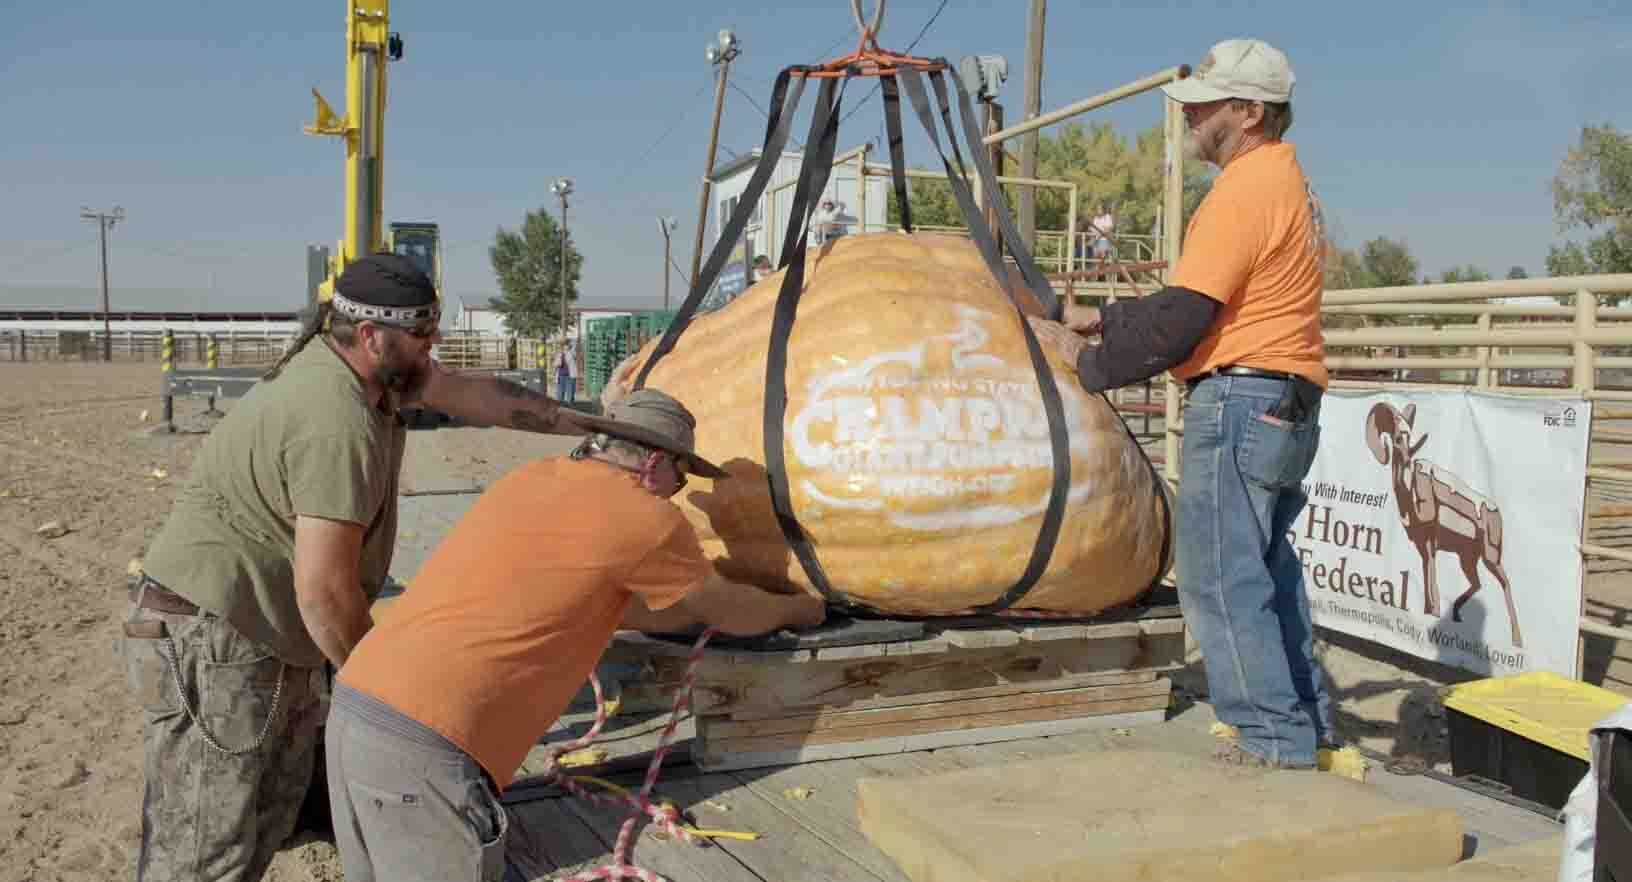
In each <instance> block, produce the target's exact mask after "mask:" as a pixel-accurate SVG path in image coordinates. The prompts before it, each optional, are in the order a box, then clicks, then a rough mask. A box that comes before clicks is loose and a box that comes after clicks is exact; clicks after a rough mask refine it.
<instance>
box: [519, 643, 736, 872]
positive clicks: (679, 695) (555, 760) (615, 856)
mask: <svg viewBox="0 0 1632 882" xmlns="http://www.w3.org/2000/svg"><path fill="white" fill-rule="evenodd" d="M716 633H717V631H716V629H714V628H709V629H707V630H705V631H703V633H702V635H701V636H699V637H698V638H697V642H696V643H695V644H693V645H692V648H691V656H690V657H689V658H688V659H687V662H686V673H685V676H684V677H683V678H682V679H681V681H680V687H679V689H677V690H676V692H675V695H674V709H673V711H672V712H671V713H670V715H669V722H668V725H667V726H665V727H664V728H663V734H662V736H661V737H660V738H659V739H658V742H657V750H656V751H655V752H654V753H653V754H652V761H651V763H650V764H649V765H648V766H647V767H646V780H645V782H644V783H643V784H642V785H641V788H640V792H639V793H637V794H631V793H629V792H628V791H627V790H624V789H623V788H621V787H618V786H617V785H616V784H613V783H611V782H609V781H603V780H601V779H599V778H591V777H587V776H575V775H569V774H567V773H566V772H565V771H563V770H562V768H561V766H560V763H559V761H560V759H561V757H562V756H564V755H566V754H568V753H571V752H573V751H576V750H582V749H584V748H585V747H588V746H589V745H590V744H591V743H592V742H593V741H594V740H595V736H597V735H599V734H600V732H601V727H602V726H603V725H605V723H606V718H607V710H606V700H605V698H604V697H603V696H602V694H601V681H600V679H599V678H598V677H596V676H595V674H594V673H591V674H590V675H589V683H590V685H591V686H592V687H594V689H595V724H594V725H592V726H590V728H589V731H588V732H586V733H584V736H583V737H582V738H579V739H577V740H575V741H572V742H569V743H567V744H563V745H560V746H558V747H556V748H554V749H552V750H551V751H550V753H549V756H548V757H546V758H545V761H544V771H543V774H544V775H545V776H546V777H547V778H548V779H549V780H550V781H551V782H552V783H557V784H560V785H561V786H562V787H564V788H566V789H567V790H568V791H570V792H571V793H572V794H573V795H575V796H578V797H579V798H581V799H584V800H586V801H588V802H592V803H595V804H596V805H607V806H615V805H624V806H628V808H629V816H628V817H627V818H625V819H624V822H623V826H622V827H621V828H620V829H619V830H618V840H617V843H616V844H615V845H614V846H613V848H612V857H611V860H609V861H608V862H607V863H606V864H603V865H602V866H599V867H596V868H594V869H592V870H585V871H584V872H582V873H579V874H577V875H576V876H572V877H569V878H568V879H566V880H565V882H592V880H596V879H638V880H640V882H668V880H667V879H665V878H664V877H662V876H660V875H658V874H656V873H654V872H652V871H651V870H644V869H641V868H640V867H637V866H634V865H633V864H631V863H629V849H630V846H631V844H632V841H633V839H634V831H635V821H636V820H637V819H639V818H640V816H641V815H646V816H648V817H650V818H651V820H652V823H654V824H656V825H657V826H658V829H660V830H662V831H663V832H664V833H667V834H669V835H670V836H673V837H674V838H676V839H679V840H681V841H683V842H688V843H695V842H697V841H698V840H699V839H702V838H707V837H710V836H714V835H720V834H717V833H713V832H710V831H704V830H696V829H692V828H690V827H687V826H686V825H684V824H682V823H681V818H680V811H679V810H678V809H676V808H675V807H674V806H673V805H672V804H671V803H668V802H663V803H653V802H652V799H651V795H652V788H653V787H654V786H655V785H656V784H657V775H658V772H659V771H660V770H661V769H662V767H663V759H664V757H665V756H667V755H668V752H669V748H670V747H671V746H672V745H671V741H672V740H673V739H674V732H675V730H676V729H677V728H679V725H680V718H681V716H682V715H683V714H684V713H685V712H686V709H687V708H689V707H690V706H691V687H692V684H693V683H695V682H696V680H697V663H698V662H699V661H701V660H702V657H703V647H704V646H705V645H706V644H707V643H708V641H709V638H711V637H713V636H714V635H715V634H716ZM583 782H589V783H593V784H596V785H599V786H601V787H603V788H605V789H606V790H609V791H611V794H612V795H608V794H605V793H598V792H595V791H593V790H590V789H589V788H588V787H585V786H584V783H583Z"/></svg>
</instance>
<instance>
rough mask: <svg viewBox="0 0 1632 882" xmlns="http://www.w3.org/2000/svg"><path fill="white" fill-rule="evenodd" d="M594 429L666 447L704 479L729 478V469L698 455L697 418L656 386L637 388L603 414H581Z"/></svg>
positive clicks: (624, 438)
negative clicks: (696, 445)
mask: <svg viewBox="0 0 1632 882" xmlns="http://www.w3.org/2000/svg"><path fill="white" fill-rule="evenodd" d="M580 419H581V420H582V422H584V423H586V424H587V425H588V426H589V427H590V428H591V429H593V430H594V431H596V432H601V433H604V434H607V435H611V436H612V437H614V438H622V439H623V440H625V441H633V442H635V443H636V444H643V445H645V446H647V447H655V448H657V449H659V450H666V451H668V452H670V453H672V454H674V455H676V456H678V457H680V458H681V459H684V460H685V461H686V462H687V463H688V464H689V465H690V466H691V473H692V474H694V475H699V476H701V477H704V478H728V477H730V476H731V473H730V472H727V471H726V470H725V469H722V468H720V467H719V466H717V465H715V464H713V463H711V462H709V461H708V460H706V459H703V458H702V457H701V456H698V455H697V452H696V450H694V449H693V448H694V446H695V444H696V429H697V418H696V417H694V416H692V415H691V411H689V410H687V409H686V406H685V405H684V404H681V403H680V402H679V401H677V400H675V399H674V398H673V397H672V396H670V395H667V394H665V393H663V392H660V391H658V390H656V389H652V388H646V389H637V390H635V391H634V392H630V393H629V394H628V395H625V396H624V397H623V398H620V399H618V401H617V403H615V404H613V405H612V406H611V407H609V408H607V411H606V416H604V417H597V416H582V415H581V416H580Z"/></svg>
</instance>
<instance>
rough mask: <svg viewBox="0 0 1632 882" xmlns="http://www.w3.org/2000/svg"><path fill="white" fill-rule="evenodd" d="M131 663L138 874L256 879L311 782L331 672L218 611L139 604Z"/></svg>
mask: <svg viewBox="0 0 1632 882" xmlns="http://www.w3.org/2000/svg"><path fill="white" fill-rule="evenodd" d="M125 660H126V673H127V676H128V678H129V684H130V688H131V691H132V694H133V695H134V696H135V697H136V700H137V702H138V703H139V704H140V706H141V711H140V713H141V719H142V732H143V742H144V748H145V751H146V757H145V760H144V771H145V774H146V786H145V789H144V792H143V795H142V841H141V846H140V851H139V852H138V855H137V863H136V878H137V880H138V882H169V880H177V882H180V880H187V882H203V880H211V882H217V880H219V882H257V880H259V879H260V878H261V875H262V874H263V873H264V872H265V871H266V867H267V864H268V863H270V862H271V860H272V855H273V853H274V852H276V851H277V849H278V847H279V846H281V845H282V844H283V842H284V840H285V839H287V838H288V837H289V835H290V833H291V832H292V831H293V830H294V827H295V820H296V814H297V813H298V812H299V810H300V806H301V802H302V800H304V798H305V796H306V791H307V788H308V786H309V785H310V783H311V780H312V771H313V765H314V762H315V757H316V752H317V742H318V737H319V731H320V726H321V725H322V723H323V719H324V717H325V715H326V714H327V712H328V708H327V704H328V694H327V685H326V681H325V678H324V677H323V669H322V668H297V667H291V666H285V665H284V664H283V663H282V662H280V661H278V659H277V658H276V657H274V656H273V655H272V654H271V653H270V652H268V651H267V650H266V649H265V648H264V647H262V646H261V645H259V644H257V643H254V642H253V641H251V640H249V639H248V638H246V637H244V636H243V635H242V634H240V633H238V631H237V630H236V629H234V628H233V627H232V626H231V625H229V624H227V623H226V622H225V621H224V620H222V619H220V618H217V617H215V616H213V615H210V614H209V613H200V614H199V615H196V616H186V615H174V614H171V613H162V612H155V611H153V610H150V609H136V608H132V609H131V611H130V615H129V616H128V617H127V620H126V625H125ZM178 673H179V676H180V684H179V685H180V688H179V690H178V688H177V686H178V684H177V676H178ZM280 684H281V688H280ZM178 693H179V694H178ZM201 724H202V727H201ZM211 740H213V741H214V744H211V743H210V741H211Z"/></svg>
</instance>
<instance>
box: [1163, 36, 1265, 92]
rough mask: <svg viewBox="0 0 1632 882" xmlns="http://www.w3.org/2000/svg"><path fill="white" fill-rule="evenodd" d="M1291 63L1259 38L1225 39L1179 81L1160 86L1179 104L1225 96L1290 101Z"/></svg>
mask: <svg viewBox="0 0 1632 882" xmlns="http://www.w3.org/2000/svg"><path fill="white" fill-rule="evenodd" d="M1295 82H1297V78H1296V77H1294V76H1292V65H1291V63H1290V62H1288V61H1287V60H1286V55H1285V54H1284V53H1282V52H1281V50H1279V49H1276V48H1275V47H1274V46H1271V45H1269V44H1268V43H1265V42H1264V41H1262V40H1225V41H1223V42H1222V43H1218V44H1216V45H1214V46H1213V48H1211V49H1209V50H1208V51H1207V56H1206V57H1205V58H1203V59H1202V60H1201V63H1200V64H1198V65H1196V67H1195V69H1194V70H1192V71H1191V72H1190V76H1188V77H1185V78H1184V79H1182V80H1174V81H1173V82H1171V83H1168V84H1167V85H1165V86H1163V87H1162V91H1163V92H1166V93H1167V96H1168V97H1169V98H1172V99H1173V100H1174V101H1178V102H1180V103H1181V104H1202V103H1205V102H1208V101H1223V100H1225V99H1228V98H1244V99H1246V100H1248V101H1269V102H1277V103H1278V102H1285V101H1291V100H1292V85H1293V84H1294V83H1295Z"/></svg>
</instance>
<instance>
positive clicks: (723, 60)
mask: <svg viewBox="0 0 1632 882" xmlns="http://www.w3.org/2000/svg"><path fill="white" fill-rule="evenodd" d="M741 54H742V44H741V43H740V42H739V41H738V40H737V35H736V33H735V32H733V31H732V30H731V29H730V28H722V29H721V30H720V33H719V35H718V37H717V39H716V42H714V43H710V44H709V46H708V49H707V50H706V51H705V52H704V55H705V56H706V57H707V58H708V63H709V64H717V65H719V67H720V78H719V84H718V86H716V88H715V90H714V121H713V123H712V124H711V125H710V127H709V132H708V153H707V154H705V155H704V157H703V192H702V195H701V196H699V197H698V199H697V236H696V240H695V242H694V243H693V245H692V249H691V278H692V279H693V280H695V279H696V278H697V271H698V270H699V269H701V268H702V265H703V230H704V229H706V228H707V226H708V194H709V190H710V189H712V188H713V186H714V182H713V181H712V180H711V178H713V176H714V151H715V150H716V149H717V148H718V147H719V143H720V116H721V114H722V113H724V111H725V84H726V78H727V77H729V76H731V62H732V61H733V60H735V59H736V57H737V56H738V55H741Z"/></svg>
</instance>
